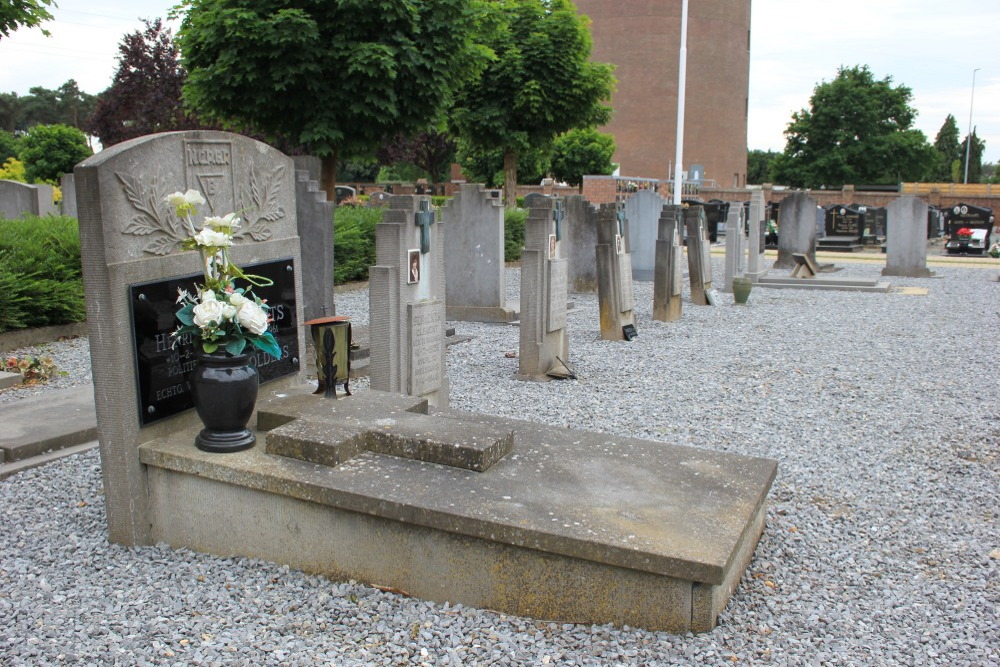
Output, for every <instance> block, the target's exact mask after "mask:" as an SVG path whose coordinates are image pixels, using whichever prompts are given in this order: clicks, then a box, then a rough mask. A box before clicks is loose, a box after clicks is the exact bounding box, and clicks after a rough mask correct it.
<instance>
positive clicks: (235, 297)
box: [229, 292, 250, 308]
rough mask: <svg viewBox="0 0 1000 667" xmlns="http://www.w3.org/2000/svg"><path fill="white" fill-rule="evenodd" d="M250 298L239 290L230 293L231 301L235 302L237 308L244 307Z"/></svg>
mask: <svg viewBox="0 0 1000 667" xmlns="http://www.w3.org/2000/svg"><path fill="white" fill-rule="evenodd" d="M249 300H250V299H248V298H246V297H245V296H243V295H242V294H240V293H239V292H233V293H232V294H230V295H229V303H231V304H233V305H234V306H236V307H237V308H242V307H243V304H245V303H246V302H247V301H249Z"/></svg>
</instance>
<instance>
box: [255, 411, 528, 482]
mask: <svg viewBox="0 0 1000 667" xmlns="http://www.w3.org/2000/svg"><path fill="white" fill-rule="evenodd" d="M356 399H357V400H356ZM324 403H325V402H324V401H317V400H316V398H315V397H312V396H311V395H309V396H294V397H291V398H289V399H286V400H284V401H275V402H271V403H269V404H268V405H266V406H264V407H263V408H262V409H261V411H260V413H259V414H260V420H259V422H258V428H259V429H260V430H266V431H267V436H266V441H267V453H268V454H274V455H276V456H284V457H286V458H293V459H299V460H300V461H307V462H309V463H315V464H318V465H325V466H339V465H341V464H342V463H345V462H346V461H348V460H350V459H352V458H354V457H356V456H360V455H361V454H363V453H365V452H368V451H370V452H373V453H376V454H386V455H389V456H397V457H401V458H407V459H413V460H415V461H424V462H427V463H437V464H440V465H446V466H451V467H453V468H462V469H465V470H471V471H474V472H483V471H485V470H488V469H489V468H490V467H491V466H492V465H493V464H494V463H496V462H497V461H499V460H500V459H502V458H503V457H504V456H506V455H507V454H508V453H510V451H511V449H512V448H513V447H514V432H513V431H512V430H510V429H508V428H505V427H504V428H498V427H495V426H491V425H488V424H482V423H479V422H476V421H472V420H468V419H463V418H462V417H460V416H453V415H442V414H435V415H433V416H431V415H427V414H420V413H418V412H414V411H413V410H415V409H417V410H419V409H421V407H422V408H423V409H424V410H426V405H427V404H426V402H425V401H423V400H422V399H417V400H414V399H412V398H407V397H402V396H394V395H391V394H383V393H382V392H366V393H365V394H364V395H357V396H351V397H350V399H349V400H342V401H338V402H337V406H336V407H334V408H330V407H328V406H329V403H326V404H325V405H324Z"/></svg>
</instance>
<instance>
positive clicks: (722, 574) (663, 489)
mask: <svg viewBox="0 0 1000 667" xmlns="http://www.w3.org/2000/svg"><path fill="white" fill-rule="evenodd" d="M332 403H333V402H332V401H324V400H322V399H319V398H317V397H311V396H308V395H305V394H291V395H287V396H284V397H277V396H272V397H270V398H268V399H265V401H264V402H263V403H262V404H259V406H258V407H259V412H258V415H259V419H258V424H257V426H258V429H259V430H267V428H268V425H269V424H272V425H275V426H274V429H273V430H274V431H280V430H281V429H283V428H287V427H290V426H291V425H292V424H293V423H294V421H295V420H299V419H302V420H306V421H309V422H310V426H309V428H311V429H317V428H318V427H319V425H320V424H326V426H327V429H328V436H324V435H323V434H318V435H319V436H320V438H323V439H325V440H326V441H327V442H329V441H330V440H331V439H332V438H341V439H344V440H346V439H349V438H350V437H351V433H352V429H353V428H354V426H356V425H357V424H358V423H359V422H362V421H363V422H374V423H375V424H376V425H377V424H378V421H377V420H378V419H379V415H380V414H381V415H383V418H389V419H398V418H399V417H400V416H401V412H408V413H422V412H423V411H424V410H426V409H427V403H426V401H424V400H422V399H417V398H409V397H401V396H399V395H392V394H384V393H382V392H375V391H368V392H363V393H362V394H355V395H354V396H351V397H348V398H344V399H340V400H338V401H336V403H335V405H331V404H332ZM315 405H318V406H320V407H315ZM326 410H329V412H325V413H324V412H323V411H326ZM317 411H320V412H317ZM417 416H418V417H419V414H418V415H417ZM441 416H442V415H440V414H438V413H434V414H432V415H430V416H429V417H428V418H432V419H438V418H439V417H441ZM446 416H447V418H448V419H451V420H453V422H452V423H453V424H454V425H458V426H456V428H458V429H459V430H461V425H462V424H465V425H467V426H468V427H469V429H470V430H469V431H468V432H469V433H472V432H476V429H485V430H486V431H487V432H489V433H492V434H503V433H508V432H509V433H512V437H513V448H512V449H511V451H510V453H508V454H506V455H505V456H502V457H500V458H499V459H498V460H496V462H494V463H493V464H492V466H490V467H488V468H487V469H485V470H484V471H483V472H477V471H474V470H470V469H468V468H463V467H456V466H452V465H442V464H439V463H431V462H427V461H425V460H417V458H415V457H407V456H395V455H392V454H388V453H384V452H378V451H372V450H364V451H360V450H359V451H358V452H357V453H356V454H355V455H354V456H353V457H352V458H349V459H347V460H344V461H343V462H340V463H339V464H338V465H336V466H335V467H328V466H325V465H317V464H316V463H313V462H309V461H304V460H300V459H298V458H288V457H284V456H276V455H274V454H271V453H268V451H267V450H265V448H264V447H262V446H260V445H257V446H256V447H254V448H252V449H249V450H246V451H243V452H238V453H234V454H231V455H227V456H212V455H209V454H206V453H205V452H201V451H199V450H197V449H195V448H194V447H192V446H191V445H190V441H191V438H190V434H188V433H176V434H170V435H166V436H165V437H163V438H160V439H158V440H155V441H153V442H149V443H146V444H144V445H143V446H142V447H141V448H140V455H141V458H142V461H143V463H144V464H145V465H146V466H148V469H149V480H150V504H151V507H152V515H153V536H154V538H155V539H156V540H157V541H163V542H166V543H167V544H169V545H171V546H172V547H175V548H181V547H185V548H191V549H195V550H198V551H204V552H209V553H216V554H224V555H232V556H236V555H240V556H248V557H258V558H265V559H268V560H272V561H275V562H279V563H286V564H288V565H290V566H292V567H299V568H302V569H305V570H308V571H312V572H318V573H322V574H326V575H329V576H333V577H338V578H354V579H357V580H360V581H364V582H367V583H373V584H378V585H382V586H389V587H392V588H396V589H399V590H403V591H406V592H407V593H408V594H411V595H415V596H418V597H421V598H426V599H431V600H436V601H442V602H443V601H449V602H452V603H461V604H466V605H473V606H477V607H480V608H489V609H496V610H498V611H502V612H505V613H513V614H520V615H525V616H532V617H536V618H542V619H552V620H558V621H562V622H574V623H614V624H618V625H625V624H627V625H634V626H638V627H644V628H649V629H654V630H666V631H670V632H686V631H689V630H691V631H704V630H708V629H711V628H712V627H713V626H714V625H715V622H716V619H717V617H718V614H719V612H720V611H721V610H722V609H723V608H724V607H725V604H726V601H727V600H728V598H729V596H730V595H731V593H732V591H733V590H734V589H735V587H736V585H737V584H738V583H739V579H740V576H741V575H742V573H743V571H744V570H745V568H746V566H747V564H748V563H749V561H750V558H751V557H752V554H753V550H754V546H755V545H756V542H757V540H758V539H759V536H760V534H761V531H762V530H763V526H764V516H765V507H766V496H767V493H768V490H769V488H770V486H771V484H772V482H773V480H774V476H775V473H776V468H777V464H776V463H775V462H774V461H770V460H766V459H759V458H748V457H742V456H736V455H732V454H727V453H722V452H712V451H706V450H700V449H695V448H691V447H681V446H675V445H670V444H666V443H661V442H650V441H643V440H638V439H633V438H623V437H618V436H613V435H608V434H602V433H590V432H582V431H572V430H567V429H565V428H555V427H549V426H545V425H539V424H533V423H528V422H520V421H516V420H510V419H501V418H496V417H485V416H481V415H471V414H464V413H456V412H450V413H447V415H446ZM352 420H353V421H352ZM320 430H322V429H320ZM302 433H304V431H303V432H302ZM270 435H271V433H268V437H270ZM345 435H346V436H347V437H346V438H345V437H344V436H345ZM219 507H226V508H227V509H226V512H219V511H218V508H219Z"/></svg>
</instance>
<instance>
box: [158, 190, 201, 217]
mask: <svg viewBox="0 0 1000 667" xmlns="http://www.w3.org/2000/svg"><path fill="white" fill-rule="evenodd" d="M164 199H165V200H166V201H167V203H168V204H170V205H171V206H173V207H174V208H176V209H177V210H178V212H183V211H184V210H190V211H191V212H194V207H195V206H197V205H199V204H204V203H205V198H204V197H202V196H201V193H200V192H198V191H197V190H188V191H187V192H174V193H173V194H169V195H167V196H166V197H164Z"/></svg>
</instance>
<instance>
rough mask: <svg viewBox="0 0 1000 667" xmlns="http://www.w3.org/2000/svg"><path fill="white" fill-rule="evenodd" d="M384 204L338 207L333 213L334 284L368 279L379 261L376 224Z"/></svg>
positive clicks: (380, 216)
mask: <svg viewBox="0 0 1000 667" xmlns="http://www.w3.org/2000/svg"><path fill="white" fill-rule="evenodd" d="M382 212H383V211H382V207H380V206H379V207H375V208H369V207H367V206H338V207H337V210H336V212H335V213H334V215H333V283H334V284H335V285H342V284H344V283H346V282H350V281H352V280H368V267H369V266H372V265H373V264H375V225H376V224H378V223H380V222H382Z"/></svg>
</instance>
